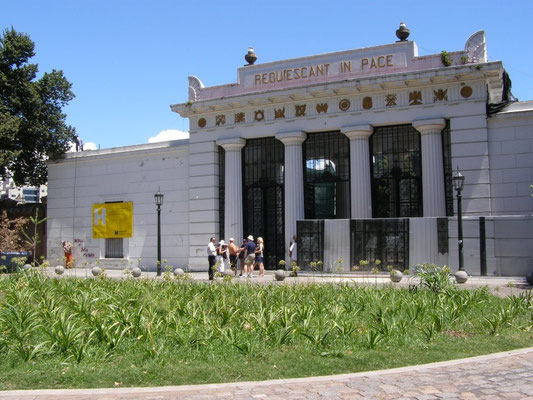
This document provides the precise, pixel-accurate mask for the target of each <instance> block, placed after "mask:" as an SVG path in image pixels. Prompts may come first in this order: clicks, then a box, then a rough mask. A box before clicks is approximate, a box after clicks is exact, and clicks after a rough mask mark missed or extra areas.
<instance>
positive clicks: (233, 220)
mask: <svg viewBox="0 0 533 400" xmlns="http://www.w3.org/2000/svg"><path fill="white" fill-rule="evenodd" d="M245 144H246V140H244V139H241V138H234V139H223V140H218V141H217V145H219V146H222V147H223V148H224V150H225V151H226V157H225V159H224V165H225V170H224V182H225V185H226V186H225V190H224V193H225V198H224V236H225V237H226V240H229V238H234V239H235V241H236V243H240V241H241V240H242V237H243V229H244V227H243V221H242V163H241V158H242V157H241V150H242V148H243V147H244V145H245Z"/></svg>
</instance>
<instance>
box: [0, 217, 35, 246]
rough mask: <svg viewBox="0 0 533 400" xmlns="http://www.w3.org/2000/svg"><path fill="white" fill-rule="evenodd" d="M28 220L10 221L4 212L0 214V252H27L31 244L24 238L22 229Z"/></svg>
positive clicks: (16, 219) (20, 218)
mask: <svg viewBox="0 0 533 400" xmlns="http://www.w3.org/2000/svg"><path fill="white" fill-rule="evenodd" d="M28 222H29V221H28V219H27V218H24V217H18V218H13V219H10V218H8V216H7V213H6V212H5V211H1V212H0V249H1V250H2V251H29V250H31V244H30V243H28V241H27V240H25V238H24V234H23V232H24V228H25V227H27V226H28Z"/></svg>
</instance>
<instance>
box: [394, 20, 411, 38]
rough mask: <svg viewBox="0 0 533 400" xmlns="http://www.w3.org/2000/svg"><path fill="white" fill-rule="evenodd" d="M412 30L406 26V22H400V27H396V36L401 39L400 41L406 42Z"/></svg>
mask: <svg viewBox="0 0 533 400" xmlns="http://www.w3.org/2000/svg"><path fill="white" fill-rule="evenodd" d="M410 33H411V31H410V30H409V29H407V27H406V26H405V22H403V21H402V22H400V27H399V28H398V29H396V37H397V38H398V39H400V40H398V42H406V41H407V38H408V37H409V34H410Z"/></svg>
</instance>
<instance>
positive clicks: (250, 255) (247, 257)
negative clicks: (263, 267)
mask: <svg viewBox="0 0 533 400" xmlns="http://www.w3.org/2000/svg"><path fill="white" fill-rule="evenodd" d="M254 264H255V243H254V237H253V236H252V235H250V236H248V242H246V246H244V274H245V275H246V277H247V278H251V277H252V276H253V275H252V272H253V271H254Z"/></svg>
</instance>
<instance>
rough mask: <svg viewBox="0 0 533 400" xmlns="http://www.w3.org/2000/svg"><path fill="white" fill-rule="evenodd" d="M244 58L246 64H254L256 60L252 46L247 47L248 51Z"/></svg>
mask: <svg viewBox="0 0 533 400" xmlns="http://www.w3.org/2000/svg"><path fill="white" fill-rule="evenodd" d="M244 59H245V60H246V62H247V63H248V64H247V65H254V63H255V62H256V61H257V54H255V53H254V48H253V47H252V46H250V47H248V53H246V55H245V56H244ZM247 65H245V66H247Z"/></svg>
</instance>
